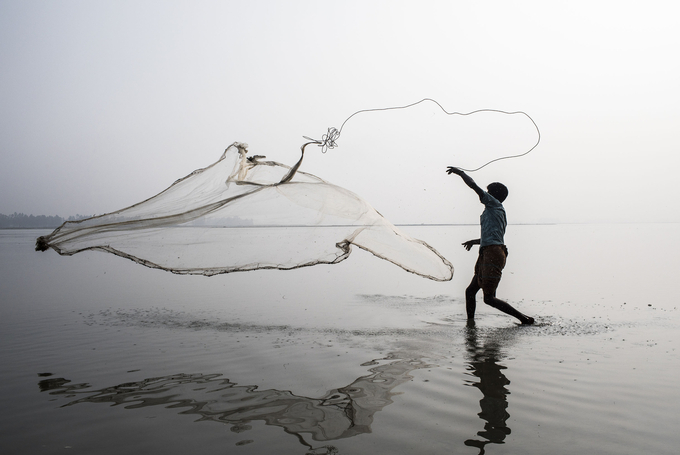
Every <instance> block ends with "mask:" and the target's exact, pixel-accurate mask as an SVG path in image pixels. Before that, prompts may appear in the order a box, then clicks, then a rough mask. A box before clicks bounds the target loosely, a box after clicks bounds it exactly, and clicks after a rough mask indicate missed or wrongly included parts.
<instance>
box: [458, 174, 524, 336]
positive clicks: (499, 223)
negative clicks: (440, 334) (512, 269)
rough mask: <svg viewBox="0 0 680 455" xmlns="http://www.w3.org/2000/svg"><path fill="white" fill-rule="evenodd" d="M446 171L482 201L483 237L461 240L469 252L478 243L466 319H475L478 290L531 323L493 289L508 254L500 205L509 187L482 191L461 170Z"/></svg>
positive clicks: (495, 186) (489, 301) (488, 301)
mask: <svg viewBox="0 0 680 455" xmlns="http://www.w3.org/2000/svg"><path fill="white" fill-rule="evenodd" d="M446 172H447V173H448V174H449V175H451V174H456V175H459V176H460V177H461V178H462V179H463V181H464V182H465V184H466V185H467V186H469V187H470V188H472V190H474V192H475V193H477V195H478V196H479V201H480V202H481V203H482V204H484V212H483V213H482V216H481V217H480V224H481V228H482V237H481V238H480V239H475V240H468V241H467V242H465V243H463V246H464V247H465V249H466V250H468V251H470V248H472V245H479V257H478V258H477V263H476V264H475V276H473V277H472V281H471V282H470V285H469V286H468V287H467V289H466V290H465V308H466V310H467V317H468V322H469V323H473V322H474V320H475V308H476V306H477V302H476V297H477V292H479V290H480V289H481V290H482V292H483V293H484V303H486V304H487V305H489V306H492V307H494V308H496V309H497V310H501V311H502V312H503V313H506V314H509V315H510V316H514V317H516V318H517V319H519V320H520V322H521V323H522V324H533V323H534V318H532V317H529V316H526V315H524V314H522V313H520V312H519V311H517V310H516V309H514V308H513V307H512V306H511V305H510V304H508V303H507V302H504V301H502V300H501V299H499V298H497V297H496V288H498V283H500V281H501V274H502V271H503V267H505V258H506V257H507V256H508V249H507V248H506V247H505V244H504V243H503V236H504V235H505V227H506V226H507V225H508V222H507V219H506V218H505V209H504V208H503V204H502V203H503V201H504V200H505V198H506V197H508V189H507V188H506V187H505V185H503V184H502V183H498V182H494V183H491V184H489V186H487V187H486V189H487V190H488V191H484V190H483V189H481V188H480V187H479V186H477V184H476V183H475V181H474V180H472V178H471V177H470V176H468V175H467V174H466V173H465V172H463V171H462V170H461V169H458V168H457V167H453V166H449V167H448V168H447V169H446Z"/></svg>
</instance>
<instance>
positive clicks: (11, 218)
mask: <svg viewBox="0 0 680 455" xmlns="http://www.w3.org/2000/svg"><path fill="white" fill-rule="evenodd" d="M90 216H91V215H75V216H69V217H68V219H67V218H62V217H60V216H58V215H54V216H49V215H37V216H34V215H26V214H25V213H16V212H14V213H12V214H11V215H3V214H2V213H0V229H16V228H34V229H39V228H57V227H59V226H61V225H62V223H63V222H64V221H77V220H82V219H84V218H90Z"/></svg>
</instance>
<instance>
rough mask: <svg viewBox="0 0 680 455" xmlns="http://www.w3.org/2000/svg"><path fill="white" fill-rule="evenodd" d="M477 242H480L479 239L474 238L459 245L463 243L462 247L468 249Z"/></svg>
mask: <svg viewBox="0 0 680 455" xmlns="http://www.w3.org/2000/svg"><path fill="white" fill-rule="evenodd" d="M479 244H480V239H475V240H468V241H467V242H463V243H462V244H461V245H463V248H465V249H466V250H468V251H470V248H472V245H479Z"/></svg>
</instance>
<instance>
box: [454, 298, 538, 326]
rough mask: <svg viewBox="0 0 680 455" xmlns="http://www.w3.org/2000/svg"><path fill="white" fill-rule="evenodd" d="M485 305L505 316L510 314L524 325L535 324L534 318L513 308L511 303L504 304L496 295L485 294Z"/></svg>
mask: <svg viewBox="0 0 680 455" xmlns="http://www.w3.org/2000/svg"><path fill="white" fill-rule="evenodd" d="M466 296H467V295H466ZM484 303H486V304H487V305H489V306H491V307H493V308H496V309H497V310H500V311H502V312H503V313H505V314H509V315H510V316H514V317H516V318H517V319H519V320H520V322H521V323H522V324H525V325H530V324H533V323H534V318H532V317H529V316H527V315H525V314H522V313H520V312H519V311H517V310H516V309H515V308H513V307H512V305H510V304H509V303H507V302H504V301H502V300H501V299H499V298H496V296H495V295H490V294H487V293H486V292H485V293H484Z"/></svg>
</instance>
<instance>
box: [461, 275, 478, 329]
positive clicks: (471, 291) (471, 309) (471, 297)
mask: <svg viewBox="0 0 680 455" xmlns="http://www.w3.org/2000/svg"><path fill="white" fill-rule="evenodd" d="M480 289H481V288H480V287H479V283H478V282H477V275H475V276H473V277H472V281H471V282H470V284H469V286H468V287H467V289H465V310H466V311H467V317H468V321H474V320H475V309H476V308H477V293H478V292H479V290H480Z"/></svg>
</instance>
